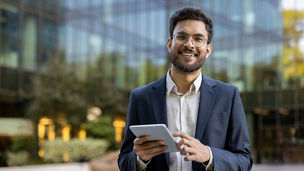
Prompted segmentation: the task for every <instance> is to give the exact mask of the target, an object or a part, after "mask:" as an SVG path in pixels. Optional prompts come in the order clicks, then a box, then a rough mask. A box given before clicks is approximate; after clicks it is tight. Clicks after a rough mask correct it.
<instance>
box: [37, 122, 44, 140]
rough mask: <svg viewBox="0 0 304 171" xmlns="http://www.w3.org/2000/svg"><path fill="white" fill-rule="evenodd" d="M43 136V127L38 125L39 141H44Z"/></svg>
mask: <svg viewBox="0 0 304 171" xmlns="http://www.w3.org/2000/svg"><path fill="white" fill-rule="evenodd" d="M44 134H45V126H44V125H42V124H40V123H39V124H38V137H39V139H40V140H42V139H44Z"/></svg>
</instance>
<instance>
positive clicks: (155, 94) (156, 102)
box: [150, 76, 168, 126]
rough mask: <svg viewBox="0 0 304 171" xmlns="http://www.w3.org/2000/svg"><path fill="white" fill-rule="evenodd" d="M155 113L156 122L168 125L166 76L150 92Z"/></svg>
mask: <svg viewBox="0 0 304 171" xmlns="http://www.w3.org/2000/svg"><path fill="white" fill-rule="evenodd" d="M150 100H151V104H152V110H153V114H154V116H155V119H156V123H162V124H165V125H167V126H168V121H167V106H166V76H164V77H163V78H161V79H160V80H159V81H157V82H156V83H155V85H154V86H152V92H151V94H150Z"/></svg>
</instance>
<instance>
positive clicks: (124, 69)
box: [0, 0, 304, 163]
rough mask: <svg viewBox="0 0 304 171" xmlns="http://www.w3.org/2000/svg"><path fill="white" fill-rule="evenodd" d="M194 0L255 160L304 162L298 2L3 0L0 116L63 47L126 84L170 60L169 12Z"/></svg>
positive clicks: (146, 78) (303, 22)
mask: <svg viewBox="0 0 304 171" xmlns="http://www.w3.org/2000/svg"><path fill="white" fill-rule="evenodd" d="M186 5H190V6H197V7H201V8H203V9H204V10H205V12H206V13H207V14H208V15H209V16H210V17H211V18H212V19H213V20H214V22H215V34H214V39H213V41H212V44H213V49H214V51H213V52H212V54H211V56H210V57H209V58H208V60H207V62H206V64H205V65H204V67H203V72H204V73H205V74H206V75H208V76H210V77H212V78H215V79H219V80H222V81H224V82H228V83H231V84H234V85H236V86H237V87H238V88H239V90H240V92H241V96H242V100H243V103H244V107H245V111H246V115H247V121H248V126H249V132H250V138H251V143H252V146H253V148H252V150H253V154H254V159H255V162H256V163H299V162H304V157H303V154H304V54H303V53H304V52H303V49H304V34H303V31H304V4H303V3H302V2H300V1H299V0H282V1H280V0H278V1H273V0H247V1H241V0H227V1H222V0H213V1H194V0H166V1H161V0H157V1H149V0H103V1H100V0H87V1H81V0H78V1H74V0H65V1H59V0H39V1H33V0H14V1H5V0H0V22H1V23H0V107H1V109H0V117H22V116H24V115H25V114H24V107H23V105H24V104H23V103H24V102H23V101H22V96H23V93H24V92H26V91H33V90H32V89H31V78H32V76H33V75H34V74H35V73H39V72H40V71H41V69H43V67H44V66H45V65H46V64H47V61H48V60H49V59H51V58H54V57H56V56H60V55H64V56H65V60H66V62H69V63H72V64H73V65H74V66H75V68H77V73H78V75H79V76H80V77H85V76H86V72H87V69H89V68H90V67H93V66H94V65H96V63H97V60H99V59H102V60H103V62H104V63H103V64H104V66H103V72H104V74H105V76H106V78H107V79H108V80H109V81H111V82H112V83H114V84H115V85H116V86H117V87H118V88H120V89H125V90H131V89H133V88H135V87H138V86H141V85H144V84H146V83H148V82H151V81H154V80H156V79H158V78H160V77H161V76H163V75H164V74H165V73H166V72H167V70H168V68H169V62H168V60H167V55H168V54H167V48H166V40H167V38H168V17H169V16H170V14H171V13H172V12H173V11H174V10H175V9H178V8H180V7H182V6H186Z"/></svg>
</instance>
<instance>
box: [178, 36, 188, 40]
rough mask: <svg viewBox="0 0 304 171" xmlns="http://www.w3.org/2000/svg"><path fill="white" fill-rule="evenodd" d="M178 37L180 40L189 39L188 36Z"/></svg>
mask: <svg viewBox="0 0 304 171" xmlns="http://www.w3.org/2000/svg"><path fill="white" fill-rule="evenodd" d="M176 38H177V39H179V40H185V39H187V36H184V35H177V36H176Z"/></svg>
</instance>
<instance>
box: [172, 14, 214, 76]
mask: <svg viewBox="0 0 304 171" xmlns="http://www.w3.org/2000/svg"><path fill="white" fill-rule="evenodd" d="M177 33H182V34H184V35H188V36H189V38H188V39H187V40H186V41H185V42H184V43H181V42H180V41H177V39H176V37H174V38H173V39H168V40H167V48H168V51H169V56H170V60H171V62H172V64H173V67H175V68H176V69H178V70H180V71H183V72H194V71H197V70H198V69H200V68H201V67H202V66H203V64H204V63H205V60H206V59H207V58H208V56H209V55H210V53H211V51H212V45H211V44H207V41H206V43H204V45H203V46H202V47H196V46H195V45H194V44H193V42H194V40H193V38H194V36H197V35H203V36H204V38H205V39H206V40H208V32H207V30H206V26H205V23H204V22H202V21H199V20H182V21H179V22H178V23H177V24H176V26H175V28H174V30H173V35H176V34H177Z"/></svg>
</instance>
